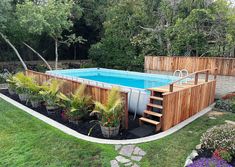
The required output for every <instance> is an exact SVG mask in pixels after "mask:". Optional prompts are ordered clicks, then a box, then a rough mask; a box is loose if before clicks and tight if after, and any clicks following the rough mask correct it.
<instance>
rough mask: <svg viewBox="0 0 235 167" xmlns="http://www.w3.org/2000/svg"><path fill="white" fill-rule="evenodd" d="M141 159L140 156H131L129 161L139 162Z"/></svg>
mask: <svg viewBox="0 0 235 167" xmlns="http://www.w3.org/2000/svg"><path fill="white" fill-rule="evenodd" d="M141 159H142V156H131V160H133V161H138V162H139V161H140V160H141Z"/></svg>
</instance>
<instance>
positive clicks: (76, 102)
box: [57, 84, 93, 122]
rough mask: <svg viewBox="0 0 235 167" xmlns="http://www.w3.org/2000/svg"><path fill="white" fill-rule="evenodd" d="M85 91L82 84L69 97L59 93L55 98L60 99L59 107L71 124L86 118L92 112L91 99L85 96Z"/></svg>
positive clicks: (84, 86)
mask: <svg viewBox="0 0 235 167" xmlns="http://www.w3.org/2000/svg"><path fill="white" fill-rule="evenodd" d="M85 90H86V85H84V84H82V85H80V86H79V88H78V89H77V90H76V91H75V93H74V94H71V96H70V97H68V96H66V95H64V94H63V93H59V94H58V96H57V97H58V99H60V101H59V104H60V106H61V107H63V108H64V110H65V114H66V117H67V118H68V119H69V120H70V121H72V122H76V121H78V120H80V119H82V118H84V117H86V116H88V115H89V113H90V112H91V111H92V108H93V105H92V102H91V97H90V96H87V95H86V94H85Z"/></svg>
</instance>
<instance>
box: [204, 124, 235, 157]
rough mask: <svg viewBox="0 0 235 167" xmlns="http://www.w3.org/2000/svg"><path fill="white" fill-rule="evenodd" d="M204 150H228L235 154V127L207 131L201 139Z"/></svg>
mask: <svg viewBox="0 0 235 167" xmlns="http://www.w3.org/2000/svg"><path fill="white" fill-rule="evenodd" d="M201 143H202V148H206V149H210V150H213V151H215V150H216V149H222V150H227V151H228V152H229V153H230V154H232V155H234V154H235V126H234V125H229V124H225V125H220V126H214V127H212V128H211V129H209V130H207V131H206V132H205V133H204V134H203V135H202V137H201Z"/></svg>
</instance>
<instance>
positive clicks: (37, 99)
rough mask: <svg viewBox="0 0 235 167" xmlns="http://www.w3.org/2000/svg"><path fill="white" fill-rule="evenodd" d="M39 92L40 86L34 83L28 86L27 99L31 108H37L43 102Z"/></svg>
mask: <svg viewBox="0 0 235 167" xmlns="http://www.w3.org/2000/svg"><path fill="white" fill-rule="evenodd" d="M40 90H41V86H40V85H38V84H37V83H36V82H35V83H31V84H29V97H30V103H31V105H32V107H33V108H37V107H38V106H39V105H40V103H41V102H42V101H43V99H42V96H41V95H40V94H39V92H40Z"/></svg>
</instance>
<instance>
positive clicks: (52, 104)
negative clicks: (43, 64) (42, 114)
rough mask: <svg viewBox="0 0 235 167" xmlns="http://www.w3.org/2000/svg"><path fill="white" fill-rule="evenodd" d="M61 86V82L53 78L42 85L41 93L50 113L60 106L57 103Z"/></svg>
mask: <svg viewBox="0 0 235 167" xmlns="http://www.w3.org/2000/svg"><path fill="white" fill-rule="evenodd" d="M60 86H61V82H60V81H58V80H56V79H51V80H49V81H47V82H45V83H44V84H43V85H42V86H41V90H40V91H39V94H40V95H41V97H42V99H43V101H44V102H45V103H44V104H45V106H46V109H47V112H48V114H54V113H55V111H56V110H57V109H58V108H59V106H58V104H57V100H58V98H57V95H58V93H59V89H60Z"/></svg>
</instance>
